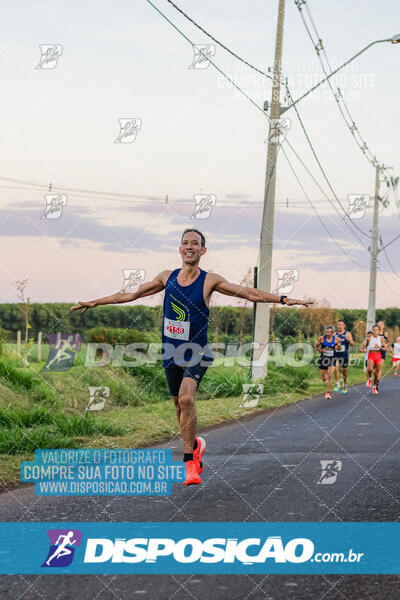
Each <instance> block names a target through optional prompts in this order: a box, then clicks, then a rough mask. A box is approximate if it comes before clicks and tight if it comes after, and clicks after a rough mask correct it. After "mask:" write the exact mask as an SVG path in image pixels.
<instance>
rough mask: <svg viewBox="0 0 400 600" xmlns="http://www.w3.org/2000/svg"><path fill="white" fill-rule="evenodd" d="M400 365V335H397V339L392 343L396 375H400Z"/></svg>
mask: <svg viewBox="0 0 400 600" xmlns="http://www.w3.org/2000/svg"><path fill="white" fill-rule="evenodd" d="M399 365H400V335H399V336H397V338H396V341H395V342H393V344H392V366H393V371H394V376H395V377H397V376H398V371H399Z"/></svg>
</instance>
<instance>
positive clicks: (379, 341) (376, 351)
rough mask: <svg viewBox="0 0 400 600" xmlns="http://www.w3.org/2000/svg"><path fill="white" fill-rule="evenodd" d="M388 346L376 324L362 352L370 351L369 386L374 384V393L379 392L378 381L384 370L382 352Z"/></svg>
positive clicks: (368, 361)
mask: <svg viewBox="0 0 400 600" xmlns="http://www.w3.org/2000/svg"><path fill="white" fill-rule="evenodd" d="M386 349H387V346H386V342H385V340H384V339H383V338H382V337H381V336H380V335H379V326H378V325H374V326H373V328H372V335H371V337H370V338H369V341H367V339H366V340H365V342H364V343H363V345H362V347H361V350H362V352H365V351H367V352H368V360H367V387H369V388H370V387H371V386H372V393H373V394H378V393H379V392H378V385H377V384H378V382H379V379H380V377H381V371H382V362H383V360H382V354H381V350H383V351H386ZM372 373H373V374H374V384H373V385H372Z"/></svg>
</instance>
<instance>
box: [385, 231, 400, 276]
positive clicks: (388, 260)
mask: <svg viewBox="0 0 400 600" xmlns="http://www.w3.org/2000/svg"><path fill="white" fill-rule="evenodd" d="M381 245H382V248H381V250H383V253H384V255H385V256H386V260H387V262H388V265H389V267H390V268H391V270H392V271H393V273H394V274H395V275H396V277H399V278H400V275H399V273H398V272H397V271H396V269H395V268H394V266H393V265H392V263H391V262H390V258H389V256H388V253H387V252H386V248H385V246H383V243H382V238H381Z"/></svg>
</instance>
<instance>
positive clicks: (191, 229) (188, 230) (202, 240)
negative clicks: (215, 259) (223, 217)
mask: <svg viewBox="0 0 400 600" xmlns="http://www.w3.org/2000/svg"><path fill="white" fill-rule="evenodd" d="M190 231H194V232H195V233H198V234H199V236H200V237H201V247H202V248H203V247H204V246H205V245H206V238H205V237H204V235H203V234H202V233H201V231H199V230H198V229H193V228H192V227H188V228H187V229H185V231H184V232H183V233H182V237H181V244H182V240H183V236H184V235H185V233H189V232H190Z"/></svg>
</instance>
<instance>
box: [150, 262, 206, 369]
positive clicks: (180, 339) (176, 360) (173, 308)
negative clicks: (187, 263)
mask: <svg viewBox="0 0 400 600" xmlns="http://www.w3.org/2000/svg"><path fill="white" fill-rule="evenodd" d="M179 272H180V269H175V270H174V271H172V273H171V275H170V276H169V278H168V281H167V283H166V286H165V296H164V307H163V308H164V312H163V325H162V327H163V329H162V344H163V366H164V368H168V367H173V366H175V365H176V366H183V367H189V366H192V365H194V364H199V362H200V361H212V360H213V354H212V351H211V348H209V346H208V344H207V329H208V318H209V313H210V311H209V309H208V306H207V305H206V303H205V302H204V295H203V290H204V280H205V277H206V275H207V272H206V271H203V270H202V269H200V275H199V276H198V277H197V279H195V280H194V281H193V283H191V284H190V285H186V286H182V285H179V283H178V275H179ZM167 344H171V345H172V346H173V347H172V346H167Z"/></svg>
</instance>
